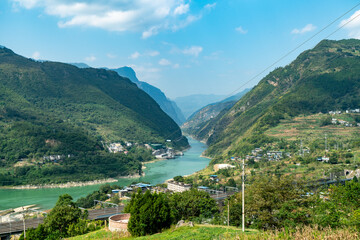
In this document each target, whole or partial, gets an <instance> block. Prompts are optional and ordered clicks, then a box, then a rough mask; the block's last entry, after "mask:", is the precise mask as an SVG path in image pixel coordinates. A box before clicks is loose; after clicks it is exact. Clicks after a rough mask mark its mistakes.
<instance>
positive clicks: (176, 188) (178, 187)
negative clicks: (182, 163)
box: [167, 181, 191, 192]
mask: <svg viewBox="0 0 360 240" xmlns="http://www.w3.org/2000/svg"><path fill="white" fill-rule="evenodd" d="M167 188H168V189H169V190H170V191H173V192H185V191H187V190H190V189H191V184H186V183H182V182H175V181H169V182H168V185H167Z"/></svg>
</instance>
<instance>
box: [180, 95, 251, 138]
mask: <svg viewBox="0 0 360 240" xmlns="http://www.w3.org/2000/svg"><path fill="white" fill-rule="evenodd" d="M250 90H251V89H248V88H247V89H245V90H243V91H241V92H239V93H237V94H235V95H233V96H230V97H228V98H225V99H224V100H222V101H219V102H216V103H211V104H209V105H207V106H205V107H203V108H201V109H199V110H197V111H196V112H194V113H193V114H192V115H191V116H190V117H189V118H188V120H187V121H186V122H185V123H184V124H183V125H182V126H181V129H182V130H183V131H184V132H185V133H186V134H189V135H192V134H193V133H194V132H195V133H196V132H197V130H198V129H201V128H202V126H204V125H206V123H207V122H208V121H210V120H211V119H213V118H216V117H218V116H219V114H220V115H221V113H224V112H226V110H229V109H230V108H231V107H232V106H234V105H235V103H236V102H237V101H238V100H239V99H240V98H241V97H242V96H244V95H245V94H246V93H247V92H249V91H250Z"/></svg>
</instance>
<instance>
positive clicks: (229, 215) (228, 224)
mask: <svg viewBox="0 0 360 240" xmlns="http://www.w3.org/2000/svg"><path fill="white" fill-rule="evenodd" d="M228 226H230V199H229V200H228Z"/></svg>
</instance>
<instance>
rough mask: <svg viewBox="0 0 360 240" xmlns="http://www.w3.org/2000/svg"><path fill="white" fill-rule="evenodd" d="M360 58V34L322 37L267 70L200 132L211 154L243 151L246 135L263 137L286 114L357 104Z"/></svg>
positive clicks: (198, 132) (257, 137)
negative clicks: (334, 38)
mask: <svg viewBox="0 0 360 240" xmlns="http://www.w3.org/2000/svg"><path fill="white" fill-rule="evenodd" d="M359 58H360V41H359V40H354V39H351V40H341V41H330V40H324V41H322V42H320V43H319V44H318V45H317V46H316V47H315V48H313V49H311V50H308V51H305V52H304V53H302V54H300V55H299V57H298V58H297V59H296V60H295V61H293V62H292V63H291V64H289V65H288V66H286V67H284V68H278V69H276V70H274V71H273V72H271V73H269V74H268V75H267V76H266V77H265V78H263V79H262V80H261V81H260V82H259V84H258V85H257V86H256V87H254V88H253V89H252V90H251V91H250V92H249V93H248V94H246V95H245V96H244V97H243V98H241V100H240V101H238V102H237V103H236V104H235V105H234V106H233V107H232V108H231V109H230V110H229V111H227V112H226V113H225V114H224V115H223V116H221V117H220V118H216V119H214V120H212V121H210V122H209V123H207V124H206V125H205V126H203V127H202V128H201V129H199V130H198V131H197V137H198V138H201V139H203V140H206V141H207V143H208V144H210V147H209V149H208V150H207V154H208V155H211V156H214V155H219V154H225V155H228V156H229V155H236V154H238V155H240V154H244V152H241V151H242V149H244V147H246V146H245V145H247V143H248V142H249V141H246V140H245V138H255V139H261V138H265V137H264V136H263V132H264V131H266V130H267V129H268V128H269V127H273V126H276V125H277V124H278V123H279V121H280V120H281V119H284V118H286V117H295V116H298V115H299V114H314V113H318V112H327V111H331V110H336V109H338V110H346V109H352V108H359V104H360V82H359V79H360V61H359ZM261 141H262V140H261ZM256 145H258V144H256V143H255V144H252V146H250V147H249V148H250V149H251V148H252V147H254V146H256Z"/></svg>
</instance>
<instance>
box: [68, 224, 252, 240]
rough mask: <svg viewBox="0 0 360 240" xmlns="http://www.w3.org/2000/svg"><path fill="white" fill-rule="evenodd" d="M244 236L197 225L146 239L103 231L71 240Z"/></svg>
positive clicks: (233, 230) (231, 229)
mask: <svg viewBox="0 0 360 240" xmlns="http://www.w3.org/2000/svg"><path fill="white" fill-rule="evenodd" d="M257 232H258V231H257V230H253V229H246V230H245V234H256V233H257ZM241 235H242V231H241V229H239V228H236V227H226V226H216V225H196V226H194V227H181V228H175V227H172V228H170V229H168V230H165V231H164V232H162V233H158V234H154V235H151V236H144V237H129V236H126V235H124V234H121V233H111V232H110V231H108V230H105V229H101V230H98V231H96V232H92V233H88V234H85V235H81V236H77V237H73V238H70V240H89V239H99V240H100V239H109V240H110V239H111V240H113V239H114V240H115V239H139V240H155V239H156V240H165V239H166V240H167V239H172V240H178V239H179V240H180V239H181V240H184V239H196V240H206V239H236V238H237V237H238V238H239V237H240V236H241Z"/></svg>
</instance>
